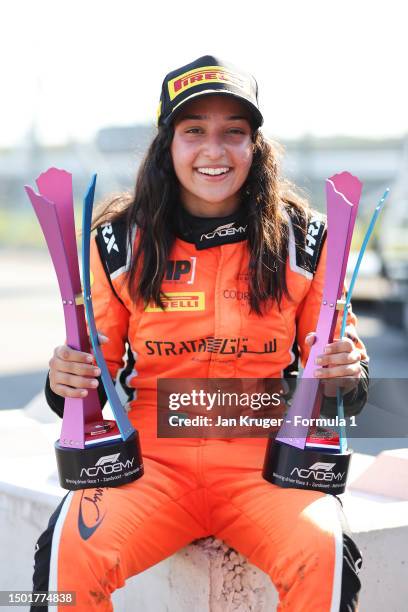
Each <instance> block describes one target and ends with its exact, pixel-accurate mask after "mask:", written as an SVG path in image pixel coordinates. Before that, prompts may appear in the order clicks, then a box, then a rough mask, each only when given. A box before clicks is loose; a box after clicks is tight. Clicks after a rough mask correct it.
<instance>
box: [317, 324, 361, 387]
mask: <svg viewBox="0 0 408 612" xmlns="http://www.w3.org/2000/svg"><path fill="white" fill-rule="evenodd" d="M315 339H316V334H315V333H313V332H312V333H311V334H308V335H307V336H306V343H307V344H308V345H309V346H312V344H314V342H315ZM360 361H361V353H360V351H359V350H358V349H357V348H356V345H355V344H354V342H353V340H351V339H350V338H347V337H343V338H341V339H337V340H334V341H333V342H331V343H330V344H327V345H326V346H325V348H324V353H322V354H321V355H318V356H317V357H316V361H315V364H316V365H317V366H319V367H317V368H316V370H315V373H314V375H315V376H316V378H319V379H321V380H322V381H323V382H324V394H325V395H327V396H329V397H333V396H335V395H336V390H337V388H338V387H339V386H340V387H341V388H342V389H343V392H344V393H347V391H350V390H351V389H354V388H355V387H356V386H357V385H358V380H359V379H360V377H361V365H360ZM338 378H341V379H342V380H341V382H340V381H337V382H335V381H333V380H332V382H330V380H331V379H338Z"/></svg>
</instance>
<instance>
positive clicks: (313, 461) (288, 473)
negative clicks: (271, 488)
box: [262, 439, 352, 495]
mask: <svg viewBox="0 0 408 612" xmlns="http://www.w3.org/2000/svg"><path fill="white" fill-rule="evenodd" d="M351 454H352V451H351V450H347V451H346V452H345V453H334V452H333V451H332V452H322V451H320V450H309V449H307V448H305V449H304V450H302V449H299V448H296V447H295V446H290V445H289V444H283V443H281V442H276V441H274V440H271V439H270V440H269V441H268V445H267V449H266V454H265V462H264V466H263V471H262V476H263V477H264V478H265V480H267V481H268V482H271V483H272V484H274V485H278V486H279V487H283V488H290V489H304V490H308V491H321V492H322V493H330V494H331V495H340V494H341V493H344V491H345V488H346V482H347V474H348V469H349V464H350V457H351Z"/></svg>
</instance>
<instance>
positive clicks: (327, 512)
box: [34, 212, 367, 612]
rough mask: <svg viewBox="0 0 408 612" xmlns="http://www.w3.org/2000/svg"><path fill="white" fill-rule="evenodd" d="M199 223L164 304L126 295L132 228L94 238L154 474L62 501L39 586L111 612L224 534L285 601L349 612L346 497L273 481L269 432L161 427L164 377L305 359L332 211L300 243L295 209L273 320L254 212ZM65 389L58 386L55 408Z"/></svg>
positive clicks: (107, 328) (116, 368)
mask: <svg viewBox="0 0 408 612" xmlns="http://www.w3.org/2000/svg"><path fill="white" fill-rule="evenodd" d="M183 214H184V215H185V216H187V217H188V215H187V214H186V213H183ZM190 221H191V223H193V221H194V224H195V225H194V224H193V225H192V228H193V229H191V227H190V231H189V232H186V233H184V234H181V235H180V233H179V234H178V235H177V238H176V240H175V242H174V244H173V246H172V249H171V254H170V258H169V262H168V265H167V271H166V275H165V279H164V281H163V284H162V290H163V292H164V294H165V295H166V298H165V309H164V310H161V309H160V308H158V307H156V306H155V305H153V304H148V305H147V306H143V305H141V304H140V305H137V304H136V305H135V304H134V303H133V302H132V300H131V299H130V297H129V294H128V291H127V288H126V284H125V282H124V281H125V278H126V273H127V270H128V269H129V265H130V256H129V249H128V246H127V243H126V235H125V227H124V224H123V223H120V222H116V223H113V224H110V223H107V224H104V225H103V226H101V227H99V228H98V231H97V235H96V238H95V239H94V240H92V244H91V269H92V273H93V279H94V280H93V285H92V301H93V307H94V312H95V319H96V323H97V327H98V329H99V330H100V331H102V332H103V333H104V334H105V335H106V336H108V338H109V340H110V341H109V342H108V343H107V344H105V345H103V347H102V350H103V353H104V357H105V359H106V362H107V365H108V368H109V371H110V373H111V375H112V378H116V377H117V376H118V375H119V378H120V380H121V382H122V386H123V387H124V389H125V390H126V392H127V394H128V402H127V408H128V410H129V417H130V419H131V421H132V423H133V424H134V426H135V427H136V428H137V429H138V430H139V433H140V438H141V444H142V452H143V457H144V464H145V475H144V476H143V477H142V478H141V479H140V480H137V481H135V482H133V483H130V484H127V485H124V486H122V487H119V488H105V489H95V490H87V491H75V492H70V493H68V494H67V496H66V497H65V498H64V500H63V501H62V503H61V504H60V506H59V507H58V508H57V510H56V512H55V513H54V515H53V516H52V517H51V519H50V523H49V525H48V528H47V529H46V531H45V532H44V533H43V534H42V536H41V537H40V539H39V541H38V547H37V548H38V550H37V552H36V565H35V572H34V588H35V589H36V590H44V589H49V590H74V591H76V593H77V605H76V609H77V610H103V611H105V610H111V609H112V607H111V602H110V593H111V592H112V591H113V590H115V589H116V588H118V587H121V586H123V585H124V583H125V581H126V578H128V577H129V576H132V575H135V574H137V573H139V572H141V571H143V570H145V569H147V568H148V567H150V566H152V565H153V564H155V563H157V562H159V561H160V560H162V559H164V558H166V557H167V556H169V555H171V554H173V553H174V552H176V551H177V550H179V549H180V548H181V547H183V546H185V545H187V544H188V543H190V542H191V541H193V540H195V539H197V538H201V537H205V536H209V535H214V536H216V537H218V538H221V539H222V540H224V541H225V542H226V543H227V544H228V545H230V546H231V547H233V548H235V549H236V550H238V551H239V552H240V553H242V554H243V555H245V556H246V557H247V559H248V560H249V561H250V562H252V563H253V564H255V565H256V566H258V567H259V568H261V569H262V570H263V571H264V572H266V573H267V574H269V576H270V577H271V579H272V581H273V583H274V584H275V586H276V588H277V590H278V592H279V596H280V604H279V606H280V608H279V609H282V610H283V609H285V610H290V611H293V612H297V611H300V610H301V611H302V612H308V611H310V612H311V611H313V612H316V611H318V612H326V611H327V612H328V611H329V610H330V611H337V610H342V611H343V610H344V611H346V610H347V611H351V610H355V609H356V605H357V603H356V602H357V594H358V591H359V588H360V582H359V579H358V576H357V573H358V569H359V564H360V562H361V557H360V554H359V551H358V549H357V547H356V545H355V544H354V542H353V541H352V540H351V538H350V536H349V535H348V534H347V533H346V530H345V528H344V519H343V516H342V511H341V505H340V502H339V500H338V499H337V498H336V497H334V496H330V495H325V494H323V493H320V492H317V491H303V490H296V489H283V488H280V487H277V486H275V485H272V484H270V483H268V482H266V481H265V480H263V478H262V475H261V469H262V464H263V459H264V454H265V447H266V439H265V438H263V439H262V438H261V439H255V438H249V439H239V438H233V439H205V438H181V439H180V438H176V439H171V438H158V437H157V425H156V400H157V379H158V378H159V377H166V378H185V379H189V378H257V377H263V378H273V377H278V378H279V377H282V376H284V375H285V374H286V373H288V371H289V370H290V369H291V368H292V367H294V366H295V365H296V363H295V362H296V352H297V351H298V352H299V354H300V358H301V361H302V363H303V364H304V363H305V361H306V359H307V356H308V352H309V348H308V346H307V344H306V343H305V336H306V334H307V333H308V332H311V331H314V330H315V329H316V323H317V318H318V314H319V309H320V303H321V297H322V290H323V282H324V274H325V261H326V243H325V240H324V237H325V222H324V218H323V217H320V216H319V215H317V214H316V215H315V216H313V217H311V218H310V222H309V227H308V235H307V236H306V239H307V242H306V243H305V242H304V236H303V239H302V236H301V235H300V234H299V230H298V229H297V226H296V224H295V223H293V220H292V213H289V212H288V225H289V248H288V258H287V262H286V275H287V276H286V278H287V286H288V289H289V294H290V298H289V297H284V298H283V301H282V304H281V308H278V306H277V305H276V304H272V307H271V309H270V310H269V311H268V313H267V314H266V315H264V316H260V315H257V314H254V313H251V312H250V311H249V303H248V276H247V274H248V262H249V253H248V249H247V247H246V234H245V229H246V228H245V219H242V218H241V217H240V216H239V215H238V216H236V215H232V216H230V217H228V218H223V219H221V220H220V219H217V220H215V219H213V220H211V219H210V220H203V219H200V220H199V222H197V220H196V219H194V218H192V219H190ZM241 230H243V231H241ZM134 240H137V232H136V235H135V236H134ZM302 240H303V242H302ZM305 245H306V247H309V248H305ZM355 323H356V317H355V315H354V314H353V312H352V311H351V310H350V311H349V313H348V327H347V329H348V333H349V334H350V335H351V337H352V338H353V339H354V341H355V344H356V346H357V347H358V349H359V351H360V353H361V358H362V360H366V359H367V355H366V352H365V348H364V345H363V344H362V342H361V341H360V340H359V338H358V336H357V333H356V330H355ZM339 325H340V322H339V323H338V328H337V335H336V336H335V337H338V332H339ZM126 344H127V345H128V359H127V363H126V364H125V366H124V363H123V356H124V352H125V346H126ZM123 366H124V367H123ZM101 391H102V390H101ZM102 394H103V391H102ZM57 398H58V396H55V394H53V393H52V392H51V390H50V388H49V381H48V389H47V399H48V401H49V403H50V405H51V406H52V407H53V406H54V409H56V408H55V406H56V403H57ZM58 399H59V400H61V399H62V398H58ZM152 597H154V594H153V593H152Z"/></svg>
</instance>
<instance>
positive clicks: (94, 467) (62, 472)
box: [54, 431, 144, 491]
mask: <svg viewBox="0 0 408 612" xmlns="http://www.w3.org/2000/svg"><path fill="white" fill-rule="evenodd" d="M54 446H55V453H56V457H57V466H58V476H59V481H60V485H61V487H62V488H63V489H68V490H69V491H76V490H77V489H94V488H97V487H99V488H102V487H120V486H121V485H124V484H127V483H129V482H133V481H134V480H137V479H138V478H140V477H141V476H143V472H144V470H143V461H142V453H141V450H140V443H139V434H138V432H137V431H135V432H134V433H133V434H132V435H131V436H130V437H129V438H128V439H127V440H122V439H120V440H119V441H118V440H113V441H111V442H108V443H106V444H102V445H99V446H88V447H85V448H80V449H73V448H67V447H65V446H62V445H61V444H60V441H59V440H57V442H55V445H54Z"/></svg>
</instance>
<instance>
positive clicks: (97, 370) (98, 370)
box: [94, 368, 101, 376]
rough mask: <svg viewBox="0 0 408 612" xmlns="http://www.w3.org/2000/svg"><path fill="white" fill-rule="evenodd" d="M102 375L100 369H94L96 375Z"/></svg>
mask: <svg viewBox="0 0 408 612" xmlns="http://www.w3.org/2000/svg"><path fill="white" fill-rule="evenodd" d="M100 373H101V371H100V369H99V368H94V374H96V375H97V376H99V374H100Z"/></svg>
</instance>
